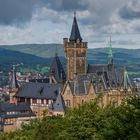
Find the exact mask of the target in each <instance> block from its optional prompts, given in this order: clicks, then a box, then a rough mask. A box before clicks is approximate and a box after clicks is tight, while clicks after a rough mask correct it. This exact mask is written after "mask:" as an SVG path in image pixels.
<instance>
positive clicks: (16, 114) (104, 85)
mask: <svg viewBox="0 0 140 140" xmlns="http://www.w3.org/2000/svg"><path fill="white" fill-rule="evenodd" d="M63 42H64V52H65V57H66V61H67V67H66V72H65V70H64V68H63V65H62V64H61V61H60V59H59V57H58V55H57V54H56V55H55V57H54V59H53V61H52V64H51V66H50V71H49V73H48V74H47V76H46V77H44V78H42V79H32V80H30V81H29V82H26V83H24V84H23V85H21V87H19V86H18V82H17V79H16V72H15V68H14V67H13V71H12V78H11V82H10V86H9V95H10V103H7V104H0V121H1V122H0V129H1V131H11V130H15V129H18V128H19V127H20V124H21V123H22V122H24V121H25V120H26V121H29V120H30V119H32V118H35V117H37V118H41V117H43V114H44V111H47V115H58V114H59V115H62V116H64V115H65V113H66V107H71V108H75V107H78V106H79V105H81V104H83V103H85V102H89V101H92V100H94V99H95V98H96V97H97V96H98V95H100V94H102V96H101V99H100V104H101V105H102V106H105V105H107V104H108V103H110V102H113V103H114V104H116V105H119V104H120V103H121V101H122V100H123V99H124V98H125V97H126V96H127V95H129V94H132V85H131V82H130V80H129V77H128V74H127V71H126V70H125V69H119V68H117V67H116V66H115V64H114V63H113V55H112V48H111V41H110V47H109V53H108V63H107V64H93V65H91V64H87V48H88V43H87V42H83V39H82V37H81V35H80V31H79V27H78V23H77V19H76V15H74V19H73V25H72V30H71V35H70V38H69V39H68V38H64V39H63ZM7 106H8V107H7ZM18 120H20V123H19V121H18ZM8 124H10V125H8Z"/></svg>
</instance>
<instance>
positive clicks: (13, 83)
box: [10, 65, 18, 88]
mask: <svg viewBox="0 0 140 140" xmlns="http://www.w3.org/2000/svg"><path fill="white" fill-rule="evenodd" d="M10 88H18V82H17V78H16V72H15V65H13V70H12V77H11V81H10Z"/></svg>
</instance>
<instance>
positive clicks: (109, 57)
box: [108, 36, 113, 64]
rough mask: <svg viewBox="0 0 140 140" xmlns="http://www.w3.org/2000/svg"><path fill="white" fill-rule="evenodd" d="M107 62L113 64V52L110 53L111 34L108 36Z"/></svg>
mask: <svg viewBox="0 0 140 140" xmlns="http://www.w3.org/2000/svg"><path fill="white" fill-rule="evenodd" d="M108 64H113V54H112V44H111V36H110V43H109V52H108Z"/></svg>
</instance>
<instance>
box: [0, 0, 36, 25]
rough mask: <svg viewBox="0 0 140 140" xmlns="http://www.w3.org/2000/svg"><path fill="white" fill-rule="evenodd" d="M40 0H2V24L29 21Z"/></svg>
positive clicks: (0, 21) (0, 6)
mask: <svg viewBox="0 0 140 140" xmlns="http://www.w3.org/2000/svg"><path fill="white" fill-rule="evenodd" d="M37 3H38V0H0V24H6V25H9V24H14V23H16V24H18V23H24V22H26V21H29V20H30V19H31V17H32V12H33V10H34V7H35V5H36V4H37Z"/></svg>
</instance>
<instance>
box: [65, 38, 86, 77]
mask: <svg viewBox="0 0 140 140" xmlns="http://www.w3.org/2000/svg"><path fill="white" fill-rule="evenodd" d="M64 50H65V56H66V59H67V80H73V79H74V78H75V76H76V74H80V73H86V67H87V65H86V53H87V42H79V41H78V40H77V41H76V42H68V39H67V38H66V39H64Z"/></svg>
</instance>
